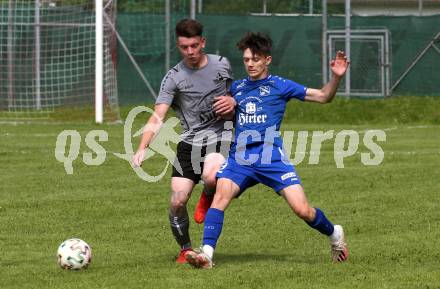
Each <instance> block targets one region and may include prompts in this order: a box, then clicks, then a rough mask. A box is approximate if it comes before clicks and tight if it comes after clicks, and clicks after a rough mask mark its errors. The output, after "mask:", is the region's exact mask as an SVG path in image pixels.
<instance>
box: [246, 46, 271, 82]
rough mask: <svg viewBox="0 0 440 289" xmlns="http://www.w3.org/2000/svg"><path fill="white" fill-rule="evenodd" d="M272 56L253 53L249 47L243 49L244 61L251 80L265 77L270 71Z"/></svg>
mask: <svg viewBox="0 0 440 289" xmlns="http://www.w3.org/2000/svg"><path fill="white" fill-rule="evenodd" d="M271 61H272V56H264V55H259V54H253V53H252V51H251V50H250V49H249V48H246V50H245V51H243V63H244V67H245V68H246V72H247V74H248V75H249V77H250V79H251V80H258V79H263V78H265V77H266V76H267V74H268V71H269V64H270V62H271Z"/></svg>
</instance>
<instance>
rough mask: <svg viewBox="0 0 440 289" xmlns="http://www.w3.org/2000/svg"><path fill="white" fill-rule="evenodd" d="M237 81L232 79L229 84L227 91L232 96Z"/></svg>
mask: <svg viewBox="0 0 440 289" xmlns="http://www.w3.org/2000/svg"><path fill="white" fill-rule="evenodd" d="M237 82H238V81H237V80H235V81H233V82H232V84H231V86H230V87H229V89H228V93H229V94H231V95H232V96H234V93H235V92H236V90H237V84H238V83H237Z"/></svg>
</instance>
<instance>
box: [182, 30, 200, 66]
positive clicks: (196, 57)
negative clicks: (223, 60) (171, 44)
mask: <svg viewBox="0 0 440 289" xmlns="http://www.w3.org/2000/svg"><path fill="white" fill-rule="evenodd" d="M205 43H206V40H205V38H203V37H200V36H194V37H183V36H179V37H177V48H178V49H179V51H180V54H181V55H182V58H183V61H184V62H185V63H186V64H187V65H189V66H192V67H197V66H198V65H199V64H200V63H201V62H202V57H203V55H204V54H203V48H205Z"/></svg>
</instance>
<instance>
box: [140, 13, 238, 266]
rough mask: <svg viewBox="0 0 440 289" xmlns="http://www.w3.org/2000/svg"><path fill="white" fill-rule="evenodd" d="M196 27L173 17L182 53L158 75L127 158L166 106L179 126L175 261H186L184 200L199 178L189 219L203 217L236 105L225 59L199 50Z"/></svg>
mask: <svg viewBox="0 0 440 289" xmlns="http://www.w3.org/2000/svg"><path fill="white" fill-rule="evenodd" d="M202 32H203V26H202V25H201V24H200V23H199V22H197V21H195V20H192V19H183V20H181V21H180V22H179V23H177V25H176V38H177V48H178V50H179V51H180V54H181V56H182V58H183V59H182V61H181V62H179V63H178V64H177V65H176V66H174V67H173V68H172V69H171V70H170V71H168V73H167V74H166V76H165V77H164V79H163V80H162V84H161V88H160V92H159V96H158V97H157V99H156V104H155V107H154V114H153V115H152V116H151V117H150V118H149V119H148V121H147V124H146V127H145V128H146V129H144V133H143V135H142V139H141V142H140V144H139V148H138V150H137V152H136V153H135V155H134V156H133V160H132V162H133V165H134V166H141V165H142V162H143V160H144V154H145V150H146V148H147V147H148V145H149V144H150V142H151V141H152V139H153V137H154V135H155V134H157V133H158V131H159V127H160V124H162V123H163V120H164V119H165V116H166V114H167V111H168V109H169V108H170V107H172V108H173V110H174V111H175V112H176V114H177V116H178V117H179V119H180V122H181V125H182V128H183V132H182V134H181V141H180V142H179V144H178V145H177V156H176V160H175V162H176V163H178V165H176V163H175V164H174V166H173V174H172V178H171V198H170V208H169V220H170V225H171V231H172V232H173V235H174V238H175V239H176V241H177V243H178V244H179V245H180V253H179V255H178V257H177V260H176V262H177V263H186V260H185V255H186V254H187V253H188V252H189V251H191V250H192V247H191V239H190V236H189V217H188V211H187V208H186V203H187V202H188V200H189V198H190V196H191V192H192V190H193V188H194V186H195V185H196V184H197V183H198V182H199V181H200V180H203V183H204V190H203V192H202V195H201V197H200V200H199V202H198V204H197V207H196V211H195V214H194V219H195V221H196V222H197V223H203V221H204V219H205V215H206V212H207V210H208V209H209V207H210V205H211V202H212V198H213V194H214V192H215V185H216V177H215V175H216V173H217V170H218V169H219V168H220V166H221V165H222V164H223V162H224V161H225V157H224V156H225V155H226V154H227V153H228V150H229V144H230V141H231V138H232V133H229V134H226V135H230V138H229V139H226V142H221V141H220V140H221V139H222V137H223V134H222V133H223V132H224V131H225V130H228V129H229V130H230V129H232V122H229V123H227V122H226V120H227V119H229V120H230V119H232V118H233V116H234V113H235V105H236V103H235V100H234V99H233V98H232V97H230V96H227V95H226V92H227V91H228V88H229V85H230V84H231V82H232V72H231V67H230V64H229V61H228V60H227V59H226V58H225V57H222V56H218V55H210V54H205V53H204V52H203V49H204V48H205V44H206V39H205V38H203V36H202ZM220 151H221V152H222V154H221V153H219V152H220ZM176 167H178V168H181V170H178V169H176Z"/></svg>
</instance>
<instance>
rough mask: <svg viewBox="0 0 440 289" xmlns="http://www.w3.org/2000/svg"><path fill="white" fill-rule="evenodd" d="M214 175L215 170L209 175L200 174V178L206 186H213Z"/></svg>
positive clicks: (214, 183)
mask: <svg viewBox="0 0 440 289" xmlns="http://www.w3.org/2000/svg"><path fill="white" fill-rule="evenodd" d="M215 176H216V172H213V173H211V174H209V175H205V176H203V175H202V180H203V182H204V183H205V185H206V186H208V187H211V188H215V185H216V183H217V178H216V177H215Z"/></svg>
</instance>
